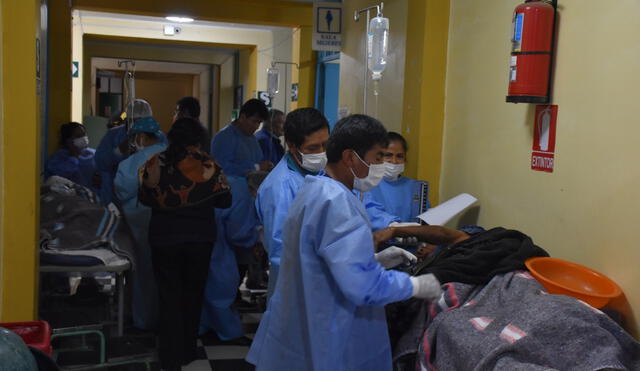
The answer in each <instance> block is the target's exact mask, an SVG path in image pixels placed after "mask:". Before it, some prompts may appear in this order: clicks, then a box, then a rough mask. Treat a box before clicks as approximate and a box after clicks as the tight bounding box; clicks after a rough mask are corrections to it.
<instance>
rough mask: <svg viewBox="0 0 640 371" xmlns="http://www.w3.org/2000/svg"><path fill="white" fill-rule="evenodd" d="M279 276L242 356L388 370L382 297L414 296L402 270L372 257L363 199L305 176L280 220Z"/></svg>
mask: <svg viewBox="0 0 640 371" xmlns="http://www.w3.org/2000/svg"><path fill="white" fill-rule="evenodd" d="M285 225H286V226H287V227H286V229H285V231H284V236H283V243H284V246H285V248H284V250H283V255H282V265H281V268H280V278H279V279H278V282H277V285H276V290H275V293H274V295H273V297H272V298H271V301H270V302H269V306H268V307H267V311H266V312H265V314H264V317H263V319H262V321H261V322H260V327H259V329H258V332H257V333H256V337H255V339H254V341H253V344H252V346H251V349H250V351H249V354H248V355H247V360H248V361H249V362H251V363H253V364H255V365H256V370H257V371H260V370H316V371H318V370H327V371H341V370H344V371H346V370H391V349H390V346H389V337H388V334H387V324H386V318H385V312H384V305H385V304H387V303H392V302H395V301H401V300H405V299H408V298H409V297H411V293H412V284H411V281H410V278H409V276H408V275H407V274H406V273H402V272H398V271H393V270H388V271H387V270H385V269H384V268H383V267H382V266H381V265H380V264H379V263H378V262H377V261H376V260H375V258H374V246H373V239H372V236H371V225H370V223H369V219H368V217H367V213H366V211H365V209H364V207H363V205H362V203H361V202H359V201H358V199H357V198H356V197H355V196H354V195H353V194H352V193H351V191H349V190H348V189H347V188H346V187H345V186H344V185H342V184H341V183H339V182H337V181H335V180H333V179H331V178H329V177H326V176H307V177H306V178H305V182H304V184H303V186H302V188H301V189H300V192H299V193H298V195H297V197H296V198H295V200H294V202H293V204H292V205H291V208H290V210H289V215H288V217H287V219H286V221H285Z"/></svg>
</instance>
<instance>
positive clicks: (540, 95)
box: [506, 0, 557, 104]
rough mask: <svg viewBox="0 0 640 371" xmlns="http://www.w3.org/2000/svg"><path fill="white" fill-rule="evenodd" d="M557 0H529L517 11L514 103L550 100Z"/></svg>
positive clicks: (513, 53)
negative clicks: (548, 0) (550, 0)
mask: <svg viewBox="0 0 640 371" xmlns="http://www.w3.org/2000/svg"><path fill="white" fill-rule="evenodd" d="M556 8H557V1H556V0H553V1H552V2H551V4H549V2H547V1H542V0H526V1H525V2H524V4H520V5H518V6H517V7H516V9H515V11H514V13H513V33H512V37H511V44H512V48H511V63H510V66H509V94H508V95H507V98H506V101H507V102H510V103H538V104H543V103H549V101H550V97H551V68H552V60H553V48H554V41H555V40H554V39H555V37H554V35H555V23H556V22H555V20H556Z"/></svg>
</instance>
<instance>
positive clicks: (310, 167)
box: [298, 151, 327, 173]
mask: <svg viewBox="0 0 640 371" xmlns="http://www.w3.org/2000/svg"><path fill="white" fill-rule="evenodd" d="M298 153H299V154H300V156H301V157H302V167H303V168H304V169H305V170H307V171H310V172H312V173H317V172H319V171H320V170H322V169H324V167H325V166H327V153H326V152H321V153H308V154H307V153H302V152H300V151H298Z"/></svg>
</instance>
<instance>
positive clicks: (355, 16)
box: [353, 2, 384, 115]
mask: <svg viewBox="0 0 640 371" xmlns="http://www.w3.org/2000/svg"><path fill="white" fill-rule="evenodd" d="M383 8H384V3H383V2H380V5H374V6H370V7H368V8H364V9H360V10H356V11H355V12H354V13H353V20H354V21H356V22H358V21H359V20H360V14H361V13H367V25H366V35H365V38H364V106H363V109H362V110H363V112H362V113H364V114H365V115H366V114H367V86H368V85H369V84H368V81H367V80H368V76H367V72H368V71H369V67H368V66H369V63H368V61H369V22H370V20H371V19H370V18H371V17H370V16H369V11H371V10H373V9H375V10H376V12H377V15H376V16H377V17H382V9H383Z"/></svg>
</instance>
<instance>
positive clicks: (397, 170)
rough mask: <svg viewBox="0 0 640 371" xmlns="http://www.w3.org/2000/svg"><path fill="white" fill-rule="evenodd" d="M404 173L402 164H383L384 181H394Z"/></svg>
mask: <svg viewBox="0 0 640 371" xmlns="http://www.w3.org/2000/svg"><path fill="white" fill-rule="evenodd" d="M402 172H404V164H392V163H391V162H385V163H384V179H385V180H390V181H394V180H396V179H398V176H400V174H402Z"/></svg>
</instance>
